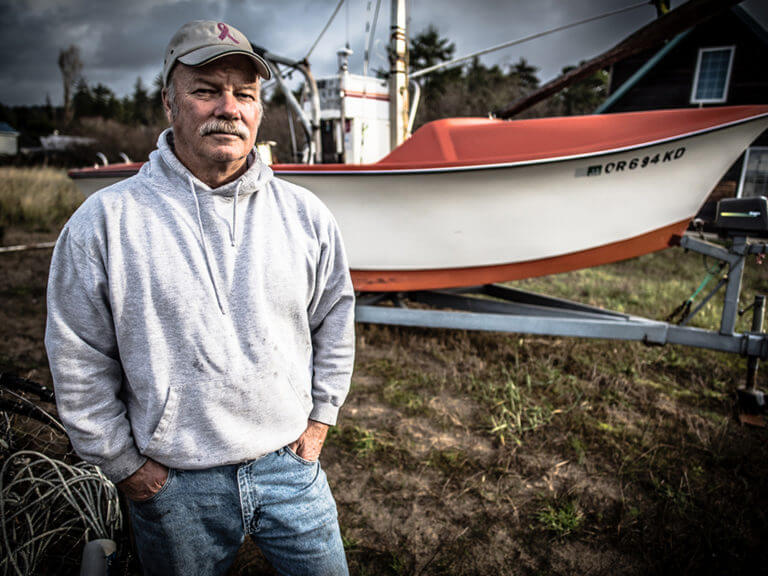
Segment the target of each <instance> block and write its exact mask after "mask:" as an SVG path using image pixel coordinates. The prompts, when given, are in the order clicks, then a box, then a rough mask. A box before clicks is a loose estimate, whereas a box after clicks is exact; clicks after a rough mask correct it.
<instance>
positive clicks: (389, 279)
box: [69, 106, 768, 292]
mask: <svg viewBox="0 0 768 576" xmlns="http://www.w3.org/2000/svg"><path fill="white" fill-rule="evenodd" d="M766 129H768V106H732V107H718V108H703V109H678V110H655V111H647V112H631V113H623V114H606V115H590V116H570V117H559V118H538V119H531V120H511V121H510V120H497V119H487V118H452V119H444V120H437V121H434V122H431V123H428V124H425V125H424V126H422V127H421V128H420V129H419V130H417V131H416V132H415V133H414V134H413V136H412V137H411V138H409V139H408V140H406V141H405V142H404V143H403V144H401V145H400V146H398V147H397V148H395V149H394V150H393V151H392V152H390V153H389V154H388V155H387V156H385V157H384V158H382V159H381V160H379V161H378V162H373V163H368V164H310V165H307V164H276V165H273V166H272V168H273V170H274V172H275V174H276V175H277V176H279V177H281V178H284V179H285V180H288V181H290V182H294V183H296V184H299V185H301V186H305V187H306V188H308V189H310V190H312V191H313V192H314V193H315V194H316V195H317V196H318V197H320V199H321V200H322V201H323V202H324V203H325V204H326V205H327V206H328V207H329V208H330V210H331V212H332V213H333V214H334V216H335V218H336V220H337V221H338V223H339V226H340V228H341V231H342V235H343V237H344V241H345V245H346V248H347V253H348V257H349V262H350V269H351V273H352V279H353V282H354V285H355V288H356V289H357V290H359V291H376V292H382V291H411V290H427V289H442V288H458V287H465V286H475V285H480V284H487V283H494V282H504V281H512V280H518V279H522V278H531V277H535V276H543V275H548V274H556V273H560V272H566V271H570V270H576V269H580V268H588V267H592V266H598V265H600V264H606V263H610V262H615V261H619V260H624V259H628V258H633V257H636V256H640V255H642V254H647V253H650V252H654V251H657V250H661V249H664V248H666V247H668V246H670V245H673V244H675V243H676V242H677V240H678V239H679V238H680V237H681V236H682V234H683V233H684V232H685V230H686V228H687V226H688V224H689V223H690V221H691V219H692V218H693V217H694V216H695V214H696V213H697V211H698V209H699V207H700V206H701V205H702V204H703V203H704V201H705V199H706V197H707V196H708V195H709V193H710V191H711V190H712V188H713V187H714V186H715V184H716V183H717V182H718V180H719V179H720V178H721V177H722V175H723V174H724V173H725V172H726V170H727V169H728V167H729V166H731V165H732V164H733V162H735V161H736V159H737V158H738V157H739V155H740V154H741V153H742V152H743V151H744V149H745V148H746V147H747V146H749V144H750V143H751V142H752V141H753V140H754V139H755V138H756V137H757V136H758V135H759V134H760V133H761V132H763V131H764V130H766ZM140 166H141V164H138V163H134V164H123V165H120V164H114V165H110V166H103V167H97V168H85V169H80V170H72V171H70V173H69V175H70V177H71V178H72V179H73V180H74V181H75V182H76V183H77V184H78V185H79V186H80V187H81V189H82V190H83V191H84V192H86V193H88V192H90V191H93V190H96V189H98V188H100V187H102V186H104V185H108V184H110V183H113V182H117V181H119V180H121V179H123V178H125V177H128V176H130V175H132V174H134V173H136V171H137V170H138V169H139V167H140Z"/></svg>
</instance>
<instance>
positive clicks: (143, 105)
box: [130, 76, 152, 126]
mask: <svg viewBox="0 0 768 576" xmlns="http://www.w3.org/2000/svg"><path fill="white" fill-rule="evenodd" d="M131 103H132V108H131V117H130V119H131V120H132V121H133V122H136V123H138V124H144V125H145V126H146V125H148V124H149V122H150V120H151V118H152V109H151V108H152V105H151V100H150V98H149V92H147V89H146V88H144V83H143V82H142V81H141V76H139V77H138V78H136V83H135V84H134V85H133V98H132V99H131Z"/></svg>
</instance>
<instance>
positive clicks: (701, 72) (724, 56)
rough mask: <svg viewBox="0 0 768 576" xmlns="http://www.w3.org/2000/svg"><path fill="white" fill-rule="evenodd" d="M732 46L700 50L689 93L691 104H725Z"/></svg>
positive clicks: (731, 61)
mask: <svg viewBox="0 0 768 576" xmlns="http://www.w3.org/2000/svg"><path fill="white" fill-rule="evenodd" d="M733 52H734V47H733V46H723V47H720V48H701V49H700V50H699V59H698V61H697V62H696V76H695V77H694V79H693V91H692V92H691V103H692V104H708V103H717V102H725V100H726V98H727V96H728V83H729V82H730V80H731V67H732V66H733Z"/></svg>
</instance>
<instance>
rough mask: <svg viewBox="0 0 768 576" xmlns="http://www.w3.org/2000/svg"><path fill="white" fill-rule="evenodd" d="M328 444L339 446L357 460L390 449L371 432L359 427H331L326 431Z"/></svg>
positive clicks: (389, 445)
mask: <svg viewBox="0 0 768 576" xmlns="http://www.w3.org/2000/svg"><path fill="white" fill-rule="evenodd" d="M328 442H330V443H332V444H336V445H338V446H340V447H341V448H342V449H343V450H346V451H349V452H351V453H352V454H353V455H354V456H356V457H358V458H367V457H369V456H373V455H374V454H377V453H380V452H383V451H385V450H387V449H388V448H391V443H390V442H388V441H385V440H383V439H382V438H381V437H380V436H378V435H377V434H376V433H375V432H374V431H373V430H368V429H366V428H362V427H360V426H348V425H340V426H332V427H331V428H330V429H329V431H328Z"/></svg>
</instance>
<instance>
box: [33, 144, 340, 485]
mask: <svg viewBox="0 0 768 576" xmlns="http://www.w3.org/2000/svg"><path fill="white" fill-rule="evenodd" d="M169 137H170V138H172V133H171V132H170V130H167V131H165V132H164V133H163V134H161V136H160V139H159V141H158V149H157V150H155V151H154V152H153V153H152V154H151V155H150V159H149V162H147V163H146V164H144V166H143V167H142V168H141V170H140V171H139V173H138V174H137V175H136V176H134V177H132V178H129V179H127V180H125V181H123V182H120V183H118V184H115V185H113V186H110V187H108V188H106V189H104V190H101V191H99V192H97V193H96V194H94V195H92V196H91V197H89V198H88V199H87V200H86V201H85V202H84V203H83V204H82V206H81V207H80V208H79V209H78V210H77V211H76V212H75V214H74V215H73V216H72V218H71V219H70V221H69V222H68V223H67V225H66V226H65V227H64V229H63V230H62V232H61V235H60V237H59V240H58V242H57V244H56V248H55V250H54V253H53V260H52V262H51V271H50V277H49V281H48V323H47V327H46V335H45V344H46V348H47V351H48V358H49V362H50V366H51V371H52V373H53V380H54V388H55V392H56V401H57V406H58V410H59V414H60V416H61V418H62V420H63V422H64V425H65V426H66V428H67V431H68V432H69V435H70V439H71V440H72V444H73V446H74V448H75V450H76V451H77V453H78V454H79V455H80V456H81V457H82V458H83V459H84V460H87V461H90V462H92V463H94V464H96V465H98V466H100V467H101V468H102V470H103V471H104V473H105V474H106V475H107V476H108V477H109V478H111V479H112V480H113V481H116V482H117V481H120V480H122V479H124V478H126V477H128V476H130V475H131V474H132V473H133V472H134V471H136V470H137V469H138V468H139V467H141V465H142V464H143V463H144V462H145V461H146V458H147V457H149V458H152V459H154V460H156V461H158V462H160V463H162V464H164V465H166V466H169V467H174V468H181V469H201V468H209V467H213V466H219V465H224V464H232V463H237V462H242V461H244V460H250V459H255V458H259V457H261V456H263V455H265V454H267V453H269V452H272V451H274V450H277V449H279V448H281V447H283V446H285V445H286V444H289V443H291V442H293V441H294V440H296V439H297V438H298V437H299V436H300V435H301V433H302V432H303V431H304V429H305V428H306V426H307V419H308V418H311V419H313V420H318V421H320V422H324V423H326V424H334V423H335V421H336V416H337V413H338V410H339V407H340V406H341V404H342V402H343V401H344V398H345V396H346V393H347V390H348V389H349V383H350V377H351V373H352V364H353V354H354V349H353V348H354V332H353V315H354V292H353V288H352V283H351V280H350V276H349V270H348V266H347V261H346V257H345V254H344V249H343V246H342V241H341V236H340V234H339V229H338V226H337V225H336V223H335V221H334V219H333V217H332V216H331V214H330V212H329V211H328V209H327V208H326V207H325V206H324V205H323V204H322V203H321V202H320V201H319V200H318V199H317V198H316V197H315V196H313V195H312V194H311V193H310V192H308V191H307V190H305V189H303V188H301V187H299V186H295V185H293V184H290V183H288V182H285V181H281V180H278V179H276V178H274V177H273V175H272V170H271V169H270V168H269V167H268V166H266V165H264V164H262V163H261V162H260V161H259V160H258V156H257V155H256V154H252V155H251V156H250V157H249V162H250V167H249V168H248V170H247V172H246V173H245V174H243V175H242V176H241V177H240V178H238V179H237V180H236V181H234V182H231V183H229V184H226V185H224V186H222V187H220V188H216V189H211V188H209V187H208V186H207V185H205V184H204V183H202V182H201V181H200V180H198V179H197V178H195V177H194V176H193V175H192V174H191V173H190V172H189V171H188V170H187V169H186V168H185V167H184V166H183V165H182V164H181V162H180V161H179V160H178V159H177V158H176V156H175V154H174V152H173V149H172V147H171V146H169V144H168V138H169Z"/></svg>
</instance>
